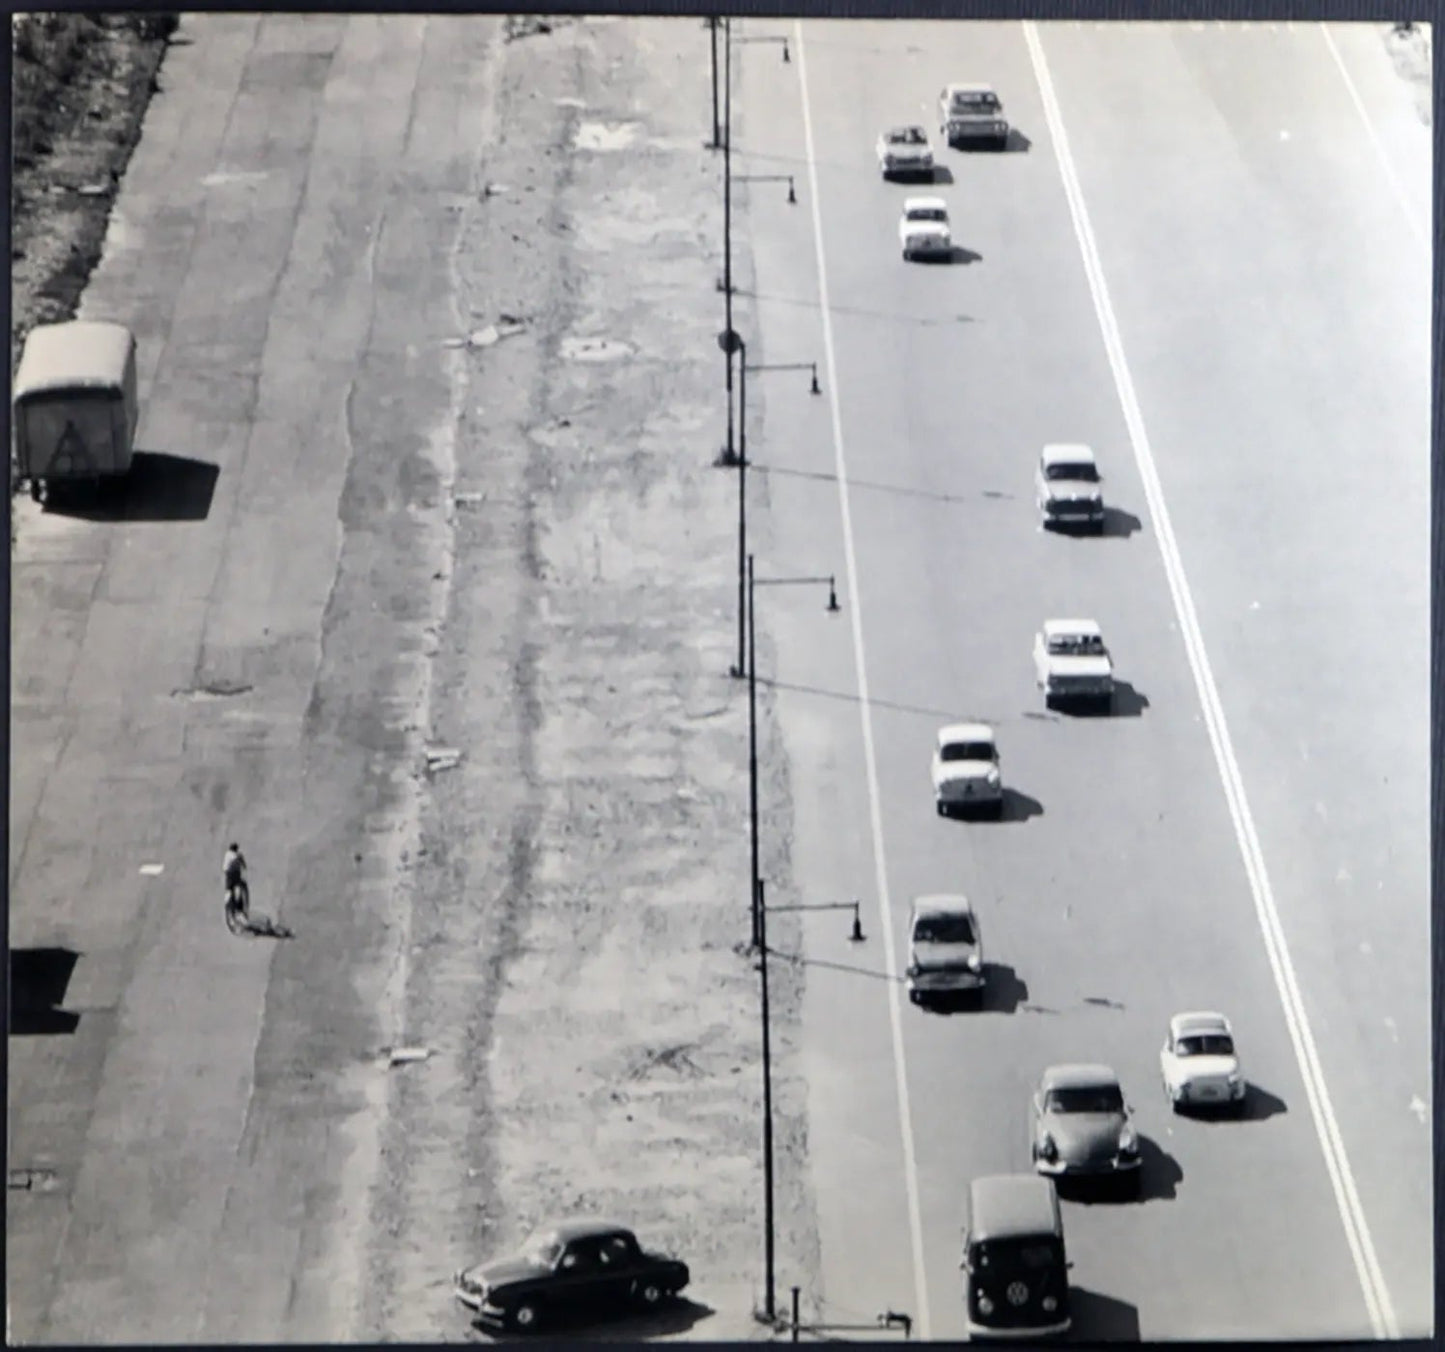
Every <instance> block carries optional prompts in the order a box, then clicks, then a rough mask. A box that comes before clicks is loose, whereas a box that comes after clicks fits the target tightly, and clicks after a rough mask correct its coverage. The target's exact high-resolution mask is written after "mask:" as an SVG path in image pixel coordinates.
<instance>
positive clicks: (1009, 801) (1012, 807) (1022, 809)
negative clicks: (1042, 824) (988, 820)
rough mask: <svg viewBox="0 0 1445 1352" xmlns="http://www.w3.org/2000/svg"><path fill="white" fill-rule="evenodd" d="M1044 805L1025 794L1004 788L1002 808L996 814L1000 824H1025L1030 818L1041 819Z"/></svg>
mask: <svg viewBox="0 0 1445 1352" xmlns="http://www.w3.org/2000/svg"><path fill="white" fill-rule="evenodd" d="M1043 815H1044V805H1043V804H1042V803H1041V802H1039V800H1038V799H1037V798H1030V797H1029V795H1028V794H1026V793H1020V792H1019V791H1018V790H1017V789H1010V788H1007V787H1005V789H1004V791H1003V808H1002V810H1001V811H1000V812H999V814H998V819H999V821H1001V822H1026V821H1028V820H1029V818H1030V817H1042V816H1043Z"/></svg>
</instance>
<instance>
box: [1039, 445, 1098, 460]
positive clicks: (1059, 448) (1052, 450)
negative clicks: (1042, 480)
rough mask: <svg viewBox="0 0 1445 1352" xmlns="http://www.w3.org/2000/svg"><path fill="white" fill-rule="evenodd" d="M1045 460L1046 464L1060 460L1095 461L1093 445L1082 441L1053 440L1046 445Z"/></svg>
mask: <svg viewBox="0 0 1445 1352" xmlns="http://www.w3.org/2000/svg"><path fill="white" fill-rule="evenodd" d="M1043 460H1044V464H1046V465H1056V464H1058V463H1059V462H1060V461H1065V462H1073V461H1079V460H1087V461H1088V462H1089V463H1090V464H1093V463H1094V450H1093V447H1092V446H1088V445H1086V444H1085V443H1084V442H1082V441H1051V442H1050V443H1049V444H1048V445H1047V446H1045V447H1044V451H1043Z"/></svg>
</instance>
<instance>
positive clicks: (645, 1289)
mask: <svg viewBox="0 0 1445 1352" xmlns="http://www.w3.org/2000/svg"><path fill="white" fill-rule="evenodd" d="M689 1280H690V1275H689V1273H688V1269H687V1264H686V1263H684V1262H682V1261H681V1260H680V1259H677V1258H669V1257H667V1256H665V1255H663V1254H657V1253H647V1252H645V1251H644V1250H643V1249H642V1247H641V1246H640V1245H639V1244H638V1242H637V1238H636V1236H635V1235H634V1234H633V1233H632V1231H631V1230H629V1229H627V1228H626V1227H625V1226H621V1225H617V1224H614V1223H613V1222H611V1221H596V1220H573V1221H567V1222H565V1223H563V1224H561V1225H557V1226H553V1227H551V1228H549V1229H546V1230H542V1231H540V1232H538V1233H537V1234H536V1235H534V1236H533V1237H532V1238H531V1239H530V1240H529V1241H528V1242H527V1243H526V1244H524V1245H523V1246H522V1250H521V1252H520V1253H519V1254H517V1255H515V1256H513V1257H510V1258H502V1259H498V1260H494V1261H492V1262H486V1263H478V1264H477V1265H476V1266H475V1267H470V1268H466V1269H464V1270H463V1271H460V1272H458V1273H457V1274H456V1275H455V1277H454V1279H453V1289H454V1291H455V1293H456V1297H457V1299H458V1300H459V1301H461V1303H462V1304H463V1305H466V1306H468V1307H469V1308H470V1309H473V1310H475V1311H476V1312H477V1316H478V1319H479V1320H480V1322H481V1323H483V1324H486V1325H492V1326H494V1327H498V1328H504V1329H508V1330H511V1331H513V1332H519V1333H528V1332H532V1331H533V1330H535V1329H537V1328H538V1327H540V1326H541V1325H543V1324H544V1323H558V1322H561V1321H562V1320H564V1319H567V1318H576V1317H580V1316H591V1315H600V1314H605V1313H612V1314H618V1313H626V1312H628V1311H630V1310H646V1309H650V1308H652V1307H654V1306H656V1305H659V1304H661V1303H662V1302H663V1301H664V1300H667V1299H668V1298H670V1297H672V1296H675V1295H676V1294H677V1293H678V1292H679V1291H681V1290H682V1289H683V1288H684V1287H685V1286H686V1285H687V1284H688V1281H689Z"/></svg>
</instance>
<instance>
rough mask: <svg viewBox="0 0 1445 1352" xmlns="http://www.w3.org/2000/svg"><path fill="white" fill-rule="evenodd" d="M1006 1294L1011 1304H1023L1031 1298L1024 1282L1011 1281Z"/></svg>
mask: <svg viewBox="0 0 1445 1352" xmlns="http://www.w3.org/2000/svg"><path fill="white" fill-rule="evenodd" d="M1004 1294H1005V1295H1006V1296H1007V1297H1008V1303H1009V1304H1010V1305H1022V1304H1023V1303H1024V1301H1026V1300H1027V1299H1028V1298H1029V1289H1028V1287H1027V1286H1025V1285H1024V1284H1023V1283H1022V1282H1010V1283H1009V1284H1008V1290H1007V1291H1006V1292H1004Z"/></svg>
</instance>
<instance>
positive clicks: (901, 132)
mask: <svg viewBox="0 0 1445 1352" xmlns="http://www.w3.org/2000/svg"><path fill="white" fill-rule="evenodd" d="M888 139H889V141H890V142H891V143H892V144H893V145H896V146H921V145H922V144H923V141H924V136H923V128H922V127H894V128H893V130H892V131H890V132H889V133H888Z"/></svg>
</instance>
